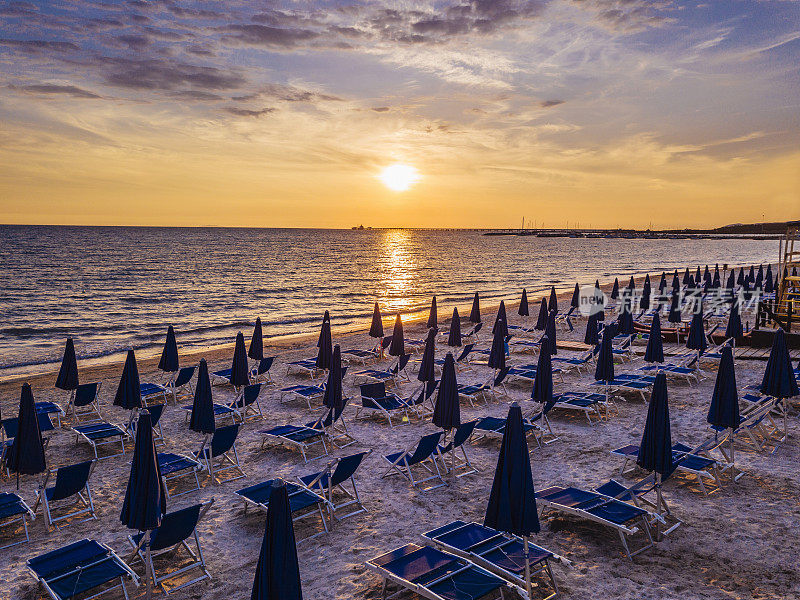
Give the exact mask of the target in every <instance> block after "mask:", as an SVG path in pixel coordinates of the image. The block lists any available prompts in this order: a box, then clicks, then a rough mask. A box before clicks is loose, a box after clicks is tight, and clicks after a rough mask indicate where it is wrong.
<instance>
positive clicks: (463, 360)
mask: <svg viewBox="0 0 800 600" xmlns="http://www.w3.org/2000/svg"><path fill="white" fill-rule="evenodd" d="M474 349H475V344H465V345H464V347H463V348H461V352H460V353H459V355H458V357H456V360H455V366H456V370H458V368H459V367H462V368H468V366H469V357H470V354H472V351H473V350H474ZM433 364H434V365H436V367H438V368H439V369H440V370H441V368H442V367H443V366H444V359H443V358H437V359H435V360H434V361H433Z"/></svg>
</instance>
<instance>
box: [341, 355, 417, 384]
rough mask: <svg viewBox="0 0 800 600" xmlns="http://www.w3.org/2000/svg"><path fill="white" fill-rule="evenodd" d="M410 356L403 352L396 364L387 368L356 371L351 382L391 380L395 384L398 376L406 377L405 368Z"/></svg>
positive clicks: (386, 381) (384, 381) (387, 381)
mask: <svg viewBox="0 0 800 600" xmlns="http://www.w3.org/2000/svg"><path fill="white" fill-rule="evenodd" d="M410 358H411V355H410V354H403V355H402V356H400V357H399V358H398V359H397V364H395V365H394V366H393V367H390V368H388V369H383V370H381V369H362V370H361V371H356V372H355V376H354V378H353V383H354V384H356V385H357V384H358V383H377V382H383V383H389V382H391V383H393V384H394V385H397V380H398V379H399V378H400V376H403V377H405V378H406V379H408V375H407V374H406V372H405V368H406V366H407V365H408V361H409V359H410Z"/></svg>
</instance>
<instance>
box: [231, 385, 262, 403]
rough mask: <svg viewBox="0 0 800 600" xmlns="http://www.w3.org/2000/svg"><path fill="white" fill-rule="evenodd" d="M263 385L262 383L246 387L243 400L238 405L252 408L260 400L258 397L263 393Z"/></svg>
mask: <svg viewBox="0 0 800 600" xmlns="http://www.w3.org/2000/svg"><path fill="white" fill-rule="evenodd" d="M261 385H262V384H260V383H254V384H252V385H246V386H244V389H243V390H242V397H241V400H240V401H239V402H237V404H238V405H239V406H250V405H251V404H252V403H253V402H255V401H256V400H257V399H258V395H259V394H260V393H261Z"/></svg>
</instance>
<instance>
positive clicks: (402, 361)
mask: <svg viewBox="0 0 800 600" xmlns="http://www.w3.org/2000/svg"><path fill="white" fill-rule="evenodd" d="M410 358H411V355H410V354H403V355H402V356H401V357H400V358H399V359H398V360H397V372H398V373H399V372H400V371H402V370H403V369H405V368H406V365H408V360H409V359H410Z"/></svg>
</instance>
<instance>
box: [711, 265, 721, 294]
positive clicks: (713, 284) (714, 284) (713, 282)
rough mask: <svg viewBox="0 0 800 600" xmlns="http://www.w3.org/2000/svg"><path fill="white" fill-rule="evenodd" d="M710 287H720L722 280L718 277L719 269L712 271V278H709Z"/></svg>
mask: <svg viewBox="0 0 800 600" xmlns="http://www.w3.org/2000/svg"><path fill="white" fill-rule="evenodd" d="M711 287H713V288H714V289H715V290H718V289H719V288H720V287H722V280H721V279H720V277H719V270H717V271H714V279H712V280H711Z"/></svg>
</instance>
